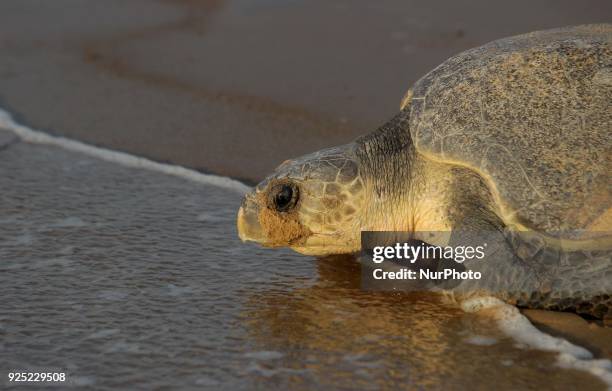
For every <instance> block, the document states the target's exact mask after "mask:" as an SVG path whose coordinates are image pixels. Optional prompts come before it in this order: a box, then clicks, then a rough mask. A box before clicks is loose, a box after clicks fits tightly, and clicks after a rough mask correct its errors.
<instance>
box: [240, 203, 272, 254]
mask: <svg viewBox="0 0 612 391" xmlns="http://www.w3.org/2000/svg"><path fill="white" fill-rule="evenodd" d="M258 216H259V207H258V206H257V204H256V203H255V202H254V201H253V200H252V199H251V198H250V197H249V196H246V197H245V199H244V201H243V202H242V206H240V209H239V210H238V217H237V219H236V226H237V227H238V236H239V237H240V240H242V241H243V242H256V243H259V244H262V245H264V244H265V242H266V236H265V235H264V232H263V230H262V229H261V224H259V218H258Z"/></svg>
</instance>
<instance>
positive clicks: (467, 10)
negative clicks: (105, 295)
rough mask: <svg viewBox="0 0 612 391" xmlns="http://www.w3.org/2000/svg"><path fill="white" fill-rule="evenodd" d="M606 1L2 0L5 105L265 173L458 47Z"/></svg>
mask: <svg viewBox="0 0 612 391" xmlns="http://www.w3.org/2000/svg"><path fill="white" fill-rule="evenodd" d="M610 14H612V3H610V2H609V1H584V2H575V1H567V0H566V1H553V0H547V1H539V2H532V1H527V0H521V1H512V2H489V1H486V0H477V1H471V2H469V3H460V2H453V1H448V0H445V1H433V2H427V3H422V2H418V1H400V0H390V1H380V2H372V1H334V2H330V1H323V0H317V1H309V2H305V1H297V0H294V1H275V0H262V1H246V0H238V1H196V0H166V1H162V0H160V1H143V0H134V1H129V2H125V1H121V0H109V1H105V2H104V3H101V2H98V1H94V0H90V1H75V0H55V1H53V2H40V1H34V0H5V1H3V2H2V3H0V50H2V56H0V106H2V107H4V108H6V109H8V110H9V111H11V112H13V113H16V114H17V115H18V116H19V119H20V120H21V122H24V123H26V124H28V125H30V126H32V127H34V128H42V129H47V130H49V131H52V132H56V133H61V134H63V135H66V136H70V137H73V138H77V139H80V140H84V141H87V142H89V143H93V144H96V145H103V146H106V147H110V148H112V149H118V150H123V151H127V152H131V153H135V154H138V155H144V156H148V157H151V158H154V159H156V160H160V161H170V162H175V163H178V164H181V165H185V166H189V167H195V168H198V169H201V170H204V171H209V172H214V173H218V174H223V175H230V176H232V177H237V178H243V179H247V180H249V181H255V180H258V179H259V178H261V177H262V176H263V175H265V174H266V173H267V172H269V171H270V170H271V169H272V168H274V167H275V166H276V165H277V164H278V163H279V162H281V161H283V160H285V159H287V158H290V157H294V156H296V155H300V154H303V153H306V152H310V151H314V150H317V149H320V148H322V147H326V146H331V145H337V144H341V143H344V142H348V141H350V140H352V139H353V138H354V137H355V136H357V135H360V134H363V133H367V132H369V131H371V130H373V129H375V128H376V127H377V126H378V125H380V124H382V123H383V122H384V121H385V120H387V119H388V118H390V117H391V116H392V115H393V114H394V113H396V111H397V110H398V107H399V102H400V99H401V98H402V96H403V94H404V93H405V91H406V90H407V89H408V87H409V86H410V85H411V84H412V83H413V82H414V81H415V80H417V79H418V78H419V77H421V76H422V75H424V74H425V73H426V72H427V71H429V70H431V69H432V68H433V67H435V66H436V65H437V64H439V63H440V62H442V61H443V60H444V59H446V58H448V57H449V56H451V55H453V54H455V53H458V52H460V51H462V50H465V49H468V48H471V47H474V46H478V45H480V44H483V43H485V42H488V41H491V40H493V39H496V38H501V37H504V36H509V35H513V34H518V33H522V32H528V31H532V30H537V29H545V28H550V27H556V26H563V25H571V24H580V23H593V22H601V21H605V20H606V18H607V17H608V16H609V15H610Z"/></svg>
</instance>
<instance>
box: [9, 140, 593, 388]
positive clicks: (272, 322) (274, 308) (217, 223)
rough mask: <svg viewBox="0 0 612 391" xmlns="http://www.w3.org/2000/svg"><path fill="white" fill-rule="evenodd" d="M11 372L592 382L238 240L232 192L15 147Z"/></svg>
mask: <svg viewBox="0 0 612 391" xmlns="http://www.w3.org/2000/svg"><path fill="white" fill-rule="evenodd" d="M0 189H2V191H1V192H0V294H1V297H2V307H1V312H0V336H1V337H0V345H1V347H0V369H2V372H3V373H6V372H7V371H9V370H20V369H23V370H37V369H44V370H62V371H66V372H67V373H68V375H69V376H68V379H69V384H70V385H74V386H83V385H89V386H92V387H95V388H99V389H114V388H124V389H134V388H143V389H153V388H168V389H179V388H180V389H190V388H193V389H202V388H204V389H229V390H236V389H252V388H258V389H266V390H268V389H286V388H287V387H291V388H292V389H324V388H337V389H356V388H363V389H394V388H409V389H411V388H417V389H418V388H420V387H422V386H431V387H433V388H457V387H459V385H461V386H464V387H465V386H468V387H470V388H491V387H493V386H495V387H496V388H499V389H517V388H538V387H540V386H546V387H556V388H570V389H571V388H576V387H578V386H580V387H581V388H583V389H589V388H598V387H599V386H600V383H599V382H598V380H596V379H595V378H593V377H590V376H589V375H587V374H585V373H582V372H577V371H572V370H563V369H559V368H557V367H556V366H554V356H553V355H552V354H548V353H540V352H535V351H530V350H526V349H519V348H517V347H515V346H514V342H512V341H511V340H509V339H508V338H506V337H504V336H503V335H501V334H500V333H499V332H498V331H497V330H496V328H495V327H494V326H493V325H492V324H490V323H489V322H488V321H487V320H483V319H479V318H478V317H476V316H475V315H470V314H464V313H462V312H460V311H459V310H458V309H456V308H455V307H453V306H450V305H448V304H444V303H442V302H441V300H440V299H439V298H438V297H436V296H430V295H426V294H417V293H389V292H364V291H362V290H361V289H360V288H359V286H360V281H359V278H360V275H361V272H360V269H359V265H358V264H357V263H355V262H354V261H353V260H352V259H350V258H345V257H334V258H326V259H322V260H318V261H315V260H313V259H311V258H308V257H302V256H298V255H295V254H293V253H290V252H286V251H270V250H263V249H260V248H258V247H255V246H250V245H245V244H242V243H240V242H239V241H238V240H237V237H236V232H235V228H234V221H235V211H236V209H237V208H236V207H237V205H238V204H239V203H240V196H239V195H238V194H234V193H231V192H229V191H227V190H221V189H218V188H215V187H211V186H203V185H200V184H195V183H191V182H188V181H186V180H183V179H180V178H175V177H169V176H165V175H162V174H157V173H152V172H147V171H143V170H136V169H129V168H124V167H120V166H116V165H113V164H110V163H105V162H101V161H97V160H95V159H93V158H88V157H84V156H82V155H79V154H76V153H70V152H66V151H63V150H60V149H56V148H50V147H41V146H32V145H25V144H18V145H14V146H11V147H10V148H8V149H6V150H3V151H1V152H0Z"/></svg>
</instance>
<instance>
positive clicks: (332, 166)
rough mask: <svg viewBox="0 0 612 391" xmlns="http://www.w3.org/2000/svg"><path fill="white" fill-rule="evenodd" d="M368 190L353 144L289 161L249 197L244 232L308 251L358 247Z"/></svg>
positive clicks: (242, 214) (246, 237)
mask: <svg viewBox="0 0 612 391" xmlns="http://www.w3.org/2000/svg"><path fill="white" fill-rule="evenodd" d="M364 193H365V192H364V185H363V181H362V179H361V177H360V175H359V165H358V161H357V159H356V156H355V153H354V145H353V144H347V145H344V146H340V147H334V148H329V149H324V150H322V151H319V152H315V153H313V154H310V155H306V156H303V157H300V158H297V159H293V160H287V161H285V162H284V163H282V164H281V165H280V166H279V167H278V168H277V169H276V171H275V172H274V173H273V174H272V175H270V176H268V177H267V178H266V179H265V180H264V181H262V182H261V183H260V184H259V185H257V186H256V187H255V189H254V190H253V191H252V192H251V193H249V194H247V195H246V196H245V198H244V200H243V202H242V206H241V207H240V210H239V211H238V221H237V225H238V233H239V235H240V238H241V239H242V240H243V241H253V242H257V243H259V244H261V245H263V246H266V247H290V248H292V249H294V250H295V251H297V252H299V253H302V254H307V255H315V256H323V255H329V254H340V253H351V252H355V251H358V250H359V246H360V241H361V240H360V225H361V221H360V215H361V211H362V208H363V203H364V201H363V200H364Z"/></svg>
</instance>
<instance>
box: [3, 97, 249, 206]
mask: <svg viewBox="0 0 612 391" xmlns="http://www.w3.org/2000/svg"><path fill="white" fill-rule="evenodd" d="M0 129H6V130H8V131H11V132H13V133H15V134H16V135H17V136H18V137H19V138H20V139H21V140H23V141H26V142H29V143H35V144H46V145H53V146H56V147H60V148H64V149H67V150H69V151H74V152H79V153H82V154H85V155H88V156H92V157H96V158H98V159H101V160H105V161H108V162H113V163H117V164H120V165H122V166H126V167H133V168H142V169H145V170H151V171H157V172H161V173H164V174H167V175H173V176H177V177H181V178H185V179H188V180H190V181H193V182H198V183H202V184H206V185H212V186H217V187H222V188H225V189H229V190H233V191H236V192H238V193H241V194H244V193H246V192H247V191H248V190H249V187H248V186H246V185H245V184H243V183H241V182H239V181H237V180H234V179H231V178H227V177H223V176H218V175H211V174H203V173H201V172H198V171H195V170H192V169H189V168H185V167H181V166H176V165H171V164H163V163H158V162H154V161H152V160H149V159H146V158H143V157H138V156H134V155H130V154H128V153H125V152H119V151H112V150H110V149H106V148H101V147H95V146H93V145H88V144H85V143H82V142H80V141H75V140H70V139H67V138H65V137H59V136H52V135H50V134H47V133H44V132H42V131H39V130H34V129H30V128H28V127H27V126H24V125H21V124H18V123H17V122H15V121H14V120H13V118H12V117H11V115H10V114H9V113H8V112H6V111H5V110H2V109H0Z"/></svg>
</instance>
